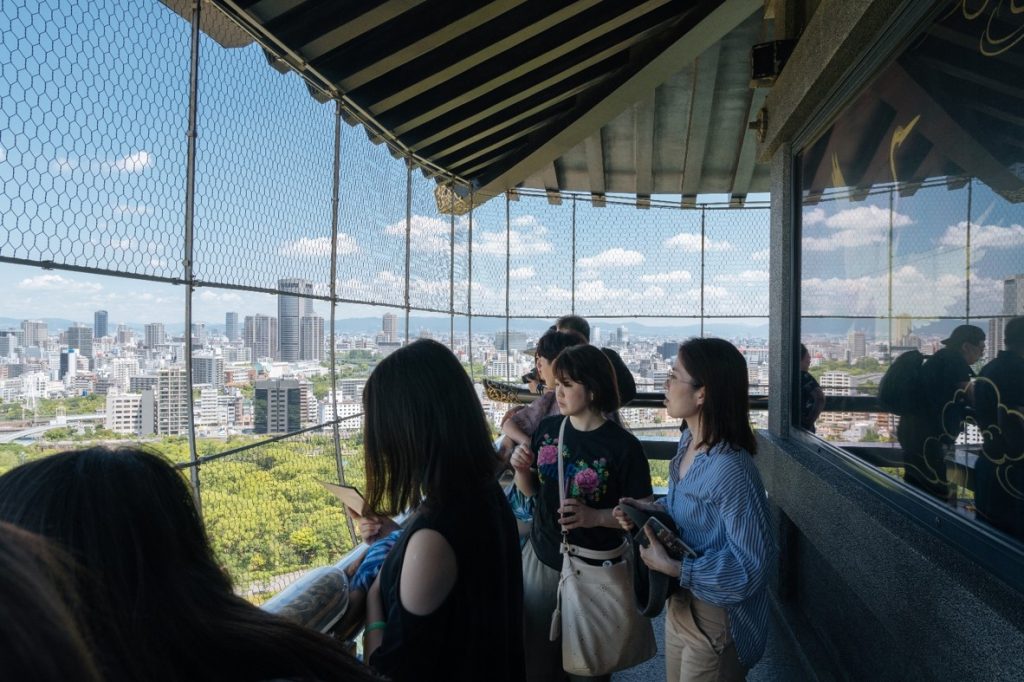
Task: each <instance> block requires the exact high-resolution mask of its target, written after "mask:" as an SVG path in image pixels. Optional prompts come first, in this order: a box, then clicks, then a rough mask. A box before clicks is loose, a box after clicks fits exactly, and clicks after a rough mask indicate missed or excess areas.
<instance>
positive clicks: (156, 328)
mask: <svg viewBox="0 0 1024 682" xmlns="http://www.w3.org/2000/svg"><path fill="white" fill-rule="evenodd" d="M144 338H145V346H146V348H157V347H158V346H162V345H164V344H165V343H167V332H166V331H165V330H164V325H163V323H162V322H150V323H149V324H147V325H146V334H145V337H144Z"/></svg>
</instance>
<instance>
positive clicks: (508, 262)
mask: <svg viewBox="0 0 1024 682" xmlns="http://www.w3.org/2000/svg"><path fill="white" fill-rule="evenodd" d="M511 268H512V223H511V220H510V207H509V198H508V192H505V379H506V380H510V379H511V376H512V371H511V369H510V365H511V364H512V348H511V344H510V343H509V340H508V334H509V326H508V316H509V311H510V309H511V308H510V304H509V301H510V295H509V289H510V288H511V286H512V276H511Z"/></svg>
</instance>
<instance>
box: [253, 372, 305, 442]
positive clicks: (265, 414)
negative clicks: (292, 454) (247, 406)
mask: <svg viewBox="0 0 1024 682" xmlns="http://www.w3.org/2000/svg"><path fill="white" fill-rule="evenodd" d="M253 419H254V423H253V431H254V432H255V433H291V432H292V431H298V430H299V429H300V428H302V386H301V384H300V383H299V381H298V380H297V379H268V380H265V381H257V382H256V384H255V386H254V391H253Z"/></svg>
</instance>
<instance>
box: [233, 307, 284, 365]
mask: <svg viewBox="0 0 1024 682" xmlns="http://www.w3.org/2000/svg"><path fill="white" fill-rule="evenodd" d="M242 343H243V344H244V345H245V347H246V348H248V349H249V354H250V356H251V358H252V360H253V361H256V360H258V359H260V358H277V356H278V348H277V318H276V317H271V316H269V315H246V316H245V321H244V323H243V324H242Z"/></svg>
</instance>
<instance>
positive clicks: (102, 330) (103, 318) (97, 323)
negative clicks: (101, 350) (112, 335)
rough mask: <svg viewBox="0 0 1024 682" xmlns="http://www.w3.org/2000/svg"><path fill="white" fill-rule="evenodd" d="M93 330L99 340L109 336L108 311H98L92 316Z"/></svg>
mask: <svg viewBox="0 0 1024 682" xmlns="http://www.w3.org/2000/svg"><path fill="white" fill-rule="evenodd" d="M92 322H93V324H92V328H93V331H94V333H95V337H96V338H97V339H102V338H103V337H104V336H106V335H107V311H106V310H97V311H96V312H95V313H93V316H92Z"/></svg>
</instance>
